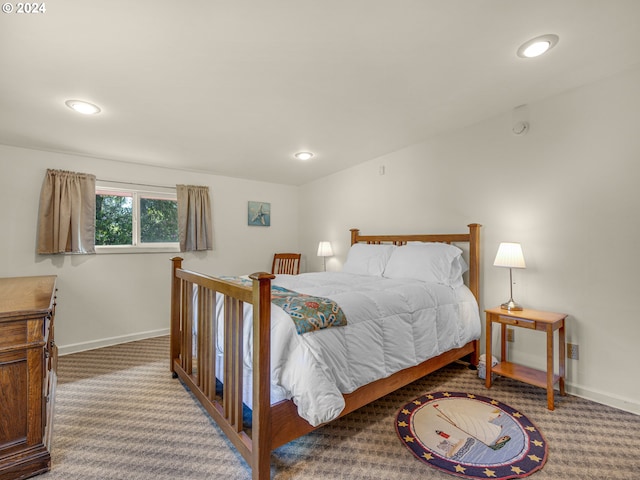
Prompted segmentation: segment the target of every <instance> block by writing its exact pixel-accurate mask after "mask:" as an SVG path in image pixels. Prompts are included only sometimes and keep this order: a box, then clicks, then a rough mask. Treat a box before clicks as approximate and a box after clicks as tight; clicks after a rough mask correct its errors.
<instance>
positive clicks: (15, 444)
mask: <svg viewBox="0 0 640 480" xmlns="http://www.w3.org/2000/svg"><path fill="white" fill-rule="evenodd" d="M55 306H56V277H55V276H54V275H51V276H41V277H14V278H0V480H14V479H20V478H27V477H31V476H33V475H37V474H39V473H44V472H46V471H48V470H49V469H50V468H51V454H50V448H51V435H52V420H53V403H54V396H55V386H56V363H57V360H58V348H57V347H56V345H55V343H54V337H53V319H54V315H55Z"/></svg>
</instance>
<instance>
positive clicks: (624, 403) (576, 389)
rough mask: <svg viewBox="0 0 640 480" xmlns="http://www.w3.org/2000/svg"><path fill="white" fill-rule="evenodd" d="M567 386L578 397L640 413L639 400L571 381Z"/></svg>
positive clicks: (569, 391) (568, 390)
mask: <svg viewBox="0 0 640 480" xmlns="http://www.w3.org/2000/svg"><path fill="white" fill-rule="evenodd" d="M565 387H566V391H567V393H568V394H569V395H575V396H576V397H580V398H584V399H586V400H591V401H592V402H597V403H601V404H603V405H607V406H609V407H613V408H617V409H618V410H624V411H625V412H629V413H634V414H636V415H640V402H638V401H637V400H631V399H629V398H624V397H620V396H618V395H612V394H610V393H603V392H601V391H598V390H591V389H588V388H584V387H580V386H578V385H573V384H569V383H567V384H566V385H565Z"/></svg>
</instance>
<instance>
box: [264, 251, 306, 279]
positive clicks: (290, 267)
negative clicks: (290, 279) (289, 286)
mask: <svg viewBox="0 0 640 480" xmlns="http://www.w3.org/2000/svg"><path fill="white" fill-rule="evenodd" d="M300 257H301V254H300V253H276V254H275V255H274V256H273V265H272V266H271V273H272V274H274V275H278V274H283V273H284V274H288V275H297V274H299V273H300Z"/></svg>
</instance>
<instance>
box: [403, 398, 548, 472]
mask: <svg viewBox="0 0 640 480" xmlns="http://www.w3.org/2000/svg"><path fill="white" fill-rule="evenodd" d="M396 431H397V432H398V436H399V437H400V439H401V440H402V443H404V445H406V447H407V448H408V449H409V450H411V452H413V454H414V455H415V456H416V457H417V458H418V459H420V460H421V461H423V462H424V463H426V464H427V465H429V466H431V467H435V468H437V469H440V470H442V471H444V472H447V473H450V474H451V475H456V476H458V477H464V478H494V479H507V478H520V477H526V476H527V475H530V474H532V473H533V472H535V471H537V470H540V469H541V468H542V466H543V465H544V463H545V462H546V460H547V442H546V440H545V439H544V437H543V436H542V433H541V432H540V430H539V429H538V427H536V426H535V425H534V424H533V423H532V422H531V421H530V420H529V419H528V418H527V417H525V416H524V415H523V414H522V413H520V412H518V411H517V410H514V409H513V408H511V407H510V406H508V405H505V404H504V403H501V402H498V401H497V400H492V399H491V398H487V397H482V396H480V395H473V394H470V393H459V392H437V393H427V394H425V395H423V396H421V397H419V398H416V399H415V400H413V401H412V402H409V403H408V404H406V405H405V406H404V407H403V408H402V409H400V411H399V412H398V414H397V416H396Z"/></svg>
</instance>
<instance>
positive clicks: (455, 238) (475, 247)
mask: <svg viewBox="0 0 640 480" xmlns="http://www.w3.org/2000/svg"><path fill="white" fill-rule="evenodd" d="M467 226H468V227H469V233H439V234H412V235H360V230H359V229H357V228H352V229H351V245H353V244H354V243H368V244H374V245H377V244H384V243H390V244H393V245H398V246H400V245H406V244H407V242H441V243H448V244H452V243H468V244H469V258H468V260H467V263H468V264H469V272H468V277H467V278H468V280H467V285H468V287H469V289H470V290H471V292H472V293H473V295H474V296H475V297H476V300H477V301H478V303H480V227H481V226H482V225H480V224H479V223H471V224H469V225H467Z"/></svg>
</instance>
